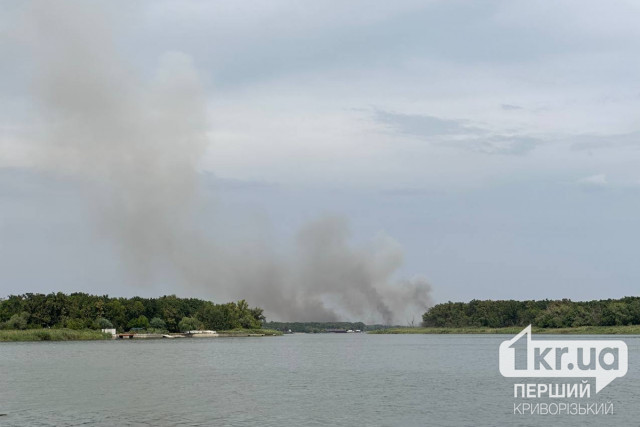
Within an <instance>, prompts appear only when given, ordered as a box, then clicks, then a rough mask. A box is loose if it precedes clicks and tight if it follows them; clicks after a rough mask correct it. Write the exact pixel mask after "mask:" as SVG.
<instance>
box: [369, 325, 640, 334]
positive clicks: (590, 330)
mask: <svg viewBox="0 0 640 427" xmlns="http://www.w3.org/2000/svg"><path fill="white" fill-rule="evenodd" d="M525 327H526V326H509V327H504V328H485V327H464V328H434V327H428V328H422V327H417V328H416V327H398V328H388V329H379V330H375V331H368V332H367V333H368V334H387V335H394V334H426V335H437V334H450V335H453V334H465V335H473V334H478V335H487V334H496V335H500V334H502V335H515V334H517V333H519V332H521V331H522V330H523V329H524V328H525ZM531 332H532V333H534V334H556V335H640V325H620V326H576V327H570V328H540V327H535V326H534V327H532V328H531Z"/></svg>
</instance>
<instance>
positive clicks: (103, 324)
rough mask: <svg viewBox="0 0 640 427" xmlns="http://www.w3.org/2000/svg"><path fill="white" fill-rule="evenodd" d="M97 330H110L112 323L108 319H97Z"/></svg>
mask: <svg viewBox="0 0 640 427" xmlns="http://www.w3.org/2000/svg"><path fill="white" fill-rule="evenodd" d="M96 325H97V326H98V328H97V329H111V328H113V323H111V321H109V319H105V318H104V317H98V318H97V319H96Z"/></svg>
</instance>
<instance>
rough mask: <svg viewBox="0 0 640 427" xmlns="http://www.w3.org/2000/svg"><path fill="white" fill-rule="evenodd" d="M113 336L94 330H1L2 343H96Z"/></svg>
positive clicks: (0, 338) (0, 340) (0, 339)
mask: <svg viewBox="0 0 640 427" xmlns="http://www.w3.org/2000/svg"><path fill="white" fill-rule="evenodd" d="M109 339H111V334H105V333H102V332H100V331H96V330H93V329H81V330H75V329H63V328H61V329H48V328H47V329H44V328H43V329H25V330H14V329H11V330H0V342H8V341H95V340H109Z"/></svg>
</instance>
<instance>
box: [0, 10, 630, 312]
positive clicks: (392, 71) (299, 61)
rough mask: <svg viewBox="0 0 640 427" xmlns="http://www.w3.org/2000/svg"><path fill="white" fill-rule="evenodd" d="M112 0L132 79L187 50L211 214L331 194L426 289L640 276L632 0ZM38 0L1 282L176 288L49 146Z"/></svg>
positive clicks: (13, 17) (21, 70)
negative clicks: (128, 252)
mask: <svg viewBox="0 0 640 427" xmlns="http://www.w3.org/2000/svg"><path fill="white" fill-rule="evenodd" d="M103 3H104V4H103V5H102V7H101V8H100V14H99V16H100V18H99V20H98V25H103V26H105V27H106V28H107V30H108V31H107V32H106V34H109V37H110V38H109V40H107V43H108V45H109V46H110V47H109V49H113V50H114V51H115V52H117V55H118V57H119V58H121V59H122V61H124V63H126V68H127V69H128V70H130V71H131V73H132V74H135V75H137V76H138V78H139V79H141V80H145V79H147V78H151V77H150V76H152V75H154V73H155V72H156V71H155V70H157V69H158V64H159V63H161V62H162V59H161V58H163V57H165V55H166V54H167V52H170V53H171V52H172V53H174V54H175V53H179V54H180V55H182V56H180V57H181V58H189V60H190V61H191V63H192V64H193V66H194V68H195V69H196V70H197V75H198V79H199V81H200V83H201V86H202V88H203V93H204V95H205V101H206V116H207V117H206V146H205V149H204V150H203V151H202V153H201V155H200V156H199V157H198V161H197V164H198V171H199V176H200V178H201V181H202V184H203V188H205V193H206V194H205V199H206V200H207V204H208V205H209V206H217V207H216V209H217V212H219V214H218V217H219V218H217V219H216V221H218V224H220V223H222V224H226V223H227V222H225V221H230V220H229V219H225V218H228V217H233V218H234V220H233V221H234V222H233V224H235V227H239V226H238V224H243V226H241V228H243V232H242V233H240V234H244V235H250V234H251V233H253V232H255V233H262V234H267V235H269V239H271V241H272V242H273V245H274V246H283V247H284V246H286V245H287V244H288V243H287V242H289V241H290V240H291V239H292V238H293V237H292V236H294V235H295V233H296V230H297V229H298V228H299V227H300V226H301V225H302V224H304V223H306V222H307V221H309V220H313V219H314V218H316V217H318V216H322V215H326V214H330V215H339V216H343V217H344V218H346V219H347V220H348V221H349V224H350V227H351V232H352V234H351V239H352V241H353V242H354V244H359V242H367V241H369V240H370V239H372V238H375V236H379V235H381V234H383V235H386V236H389V237H390V238H392V239H394V240H395V241H396V242H397V243H398V244H399V246H401V247H402V248H403V251H404V264H403V266H402V267H401V268H400V270H398V271H397V272H396V274H397V276H398V277H413V276H415V275H422V276H424V277H426V278H427V279H428V281H429V282H430V283H431V285H432V287H433V299H434V300H435V301H436V302H443V301H447V300H462V301H467V300H470V299H473V298H479V299H488V298H491V299H498V298H499V299H505V298H515V299H523V298H527V299H529V298H534V299H544V298H571V299H575V300H584V299H594V298H615V297H621V296H625V295H636V294H637V289H638V281H639V280H640V263H639V262H637V260H636V257H637V253H638V246H639V242H640V227H639V225H640V168H639V167H638V165H639V164H640V150H639V148H640V120H639V118H638V117H639V116H638V111H640V80H639V79H638V76H639V75H640V25H638V22H640V3H639V2H636V1H609V2H602V1H585V0H580V1H554V2H533V1H477V2H457V1H449V0H447V1H394V2H390V1H342V0H341V1H320V2H310V1H308V2H299V1H261V2H251V1H247V2H222V1H220V2H200V1H173V2H166V1H146V2H144V1H143V2H103ZM76 6H78V5H74V4H73V3H71V4H69V5H66V6H65V7H63V8H61V10H60V12H59V13H61V14H64V15H65V16H64V18H65V19H67V20H70V22H73V20H74V19H77V20H83V19H85V16H86V14H83V13H79V14H77V17H76V14H75V13H74V7H76ZM39 7H40V4H39V3H31V2H23V1H15V2H11V1H5V2H3V13H2V14H0V58H2V59H1V60H0V76H2V78H1V79H0V113H1V114H0V294H2V295H6V294H11V293H23V292H29V291H32V292H49V291H57V290H63V291H74V290H79V291H86V292H91V293H100V294H103V293H109V294H111V295H126V296H130V295H135V294H144V295H149V296H151V295H157V294H158V293H165V292H177V293H178V294H185V292H183V291H181V288H180V285H179V284H177V283H174V282H172V281H171V280H167V281H166V282H164V283H161V284H159V285H158V286H156V287H152V288H149V287H142V288H139V287H136V285H135V283H133V282H134V280H133V279H131V278H130V276H129V275H128V274H127V272H126V271H125V267H124V266H123V264H122V262H120V261H119V254H118V251H117V249H116V248H115V247H114V244H113V242H112V241H110V239H109V238H108V236H104V235H103V234H101V233H100V232H99V231H98V232H97V231H96V227H95V224H93V221H92V219H91V218H90V216H91V215H90V214H89V213H88V211H89V210H90V209H91V207H90V206H87V203H86V202H85V201H84V198H83V195H82V191H80V190H79V187H82V186H83V180H82V179H79V178H78V177H77V176H74V175H73V174H65V173H59V171H55V170H53V171H52V170H50V169H47V168H43V167H42V164H43V162H42V156H51V155H52V154H51V151H50V150H45V151H43V148H42V143H41V142H37V143H36V142H34V141H35V139H38V138H39V133H38V130H39V129H40V128H39V127H38V123H40V122H41V120H42V117H41V108H40V107H38V105H37V104H38V100H37V96H36V95H34V92H37V90H36V89H34V78H35V77H34V76H36V75H37V74H38V73H42V72H46V70H44V71H43V70H42V69H41V68H42V63H41V62H40V59H41V58H40V57H39V56H41V55H42V53H41V51H40V50H39V49H38V45H42V43H43V40H46V39H47V38H48V37H49V35H48V34H47V28H38V22H41V21H38V20H37V19H35V18H33V16H34V15H38V14H39V13H40V14H41V12H38V9H39ZM85 12H86V11H85ZM89 13H90V12H89ZM81 24H82V25H84V24H86V23H79V24H78V25H81ZM92 25H93V24H92ZM86 28H87V31H89V30H91V31H92V27H91V25H86ZM58 35H59V32H57V33H55V34H51V35H50V37H51V38H53V39H55V38H56V37H58ZM87 37H89V38H91V37H93V36H92V34H89V33H87ZM75 40H77V39H74V38H68V39H63V40H62V41H60V43H66V44H69V43H75ZM54 41H55V40H54ZM52 43H53V42H52ZM54 46H55V44H54ZM98 55H99V54H98ZM63 60H64V61H66V64H67V65H69V63H72V64H75V63H76V61H77V64H78V66H83V61H87V60H91V58H89V59H87V58H85V57H77V58H74V57H64V58H63ZM40 136H41V135H40ZM43 153H45V154H43ZM201 221H202V223H203V224H204V225H205V226H206V224H207V221H211V218H209V219H207V218H204V219H201ZM236 221H237V222H236ZM229 223H231V222H229ZM247 224H248V225H247ZM256 224H259V225H256ZM245 225H246V227H245ZM256 230H259V231H256ZM253 303H254V304H258V305H259V302H258V301H256V302H253Z"/></svg>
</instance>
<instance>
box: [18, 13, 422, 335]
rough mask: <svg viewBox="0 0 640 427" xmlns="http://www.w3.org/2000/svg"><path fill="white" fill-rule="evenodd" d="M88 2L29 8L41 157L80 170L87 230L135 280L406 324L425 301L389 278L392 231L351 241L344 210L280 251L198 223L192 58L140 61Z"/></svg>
mask: <svg viewBox="0 0 640 427" xmlns="http://www.w3.org/2000/svg"><path fill="white" fill-rule="evenodd" d="M94 6H95V5H88V4H86V3H81V2H77V3H76V2H64V3H63V2H55V4H54V3H51V2H41V3H34V5H33V7H32V10H31V14H30V18H31V21H32V23H33V28H34V31H35V33H34V34H35V37H34V39H33V49H34V57H35V58H37V59H38V64H37V70H38V71H37V72H36V73H35V78H34V85H33V94H34V98H35V100H36V102H37V103H38V105H39V107H40V110H41V114H40V116H39V117H41V122H40V130H41V133H40V135H41V140H42V141H41V142H42V143H41V145H40V149H39V150H38V152H39V153H40V157H39V158H38V159H37V164H39V165H40V167H42V168H45V169H47V170H50V171H55V172H56V173H64V174H67V175H71V176H73V177H75V178H76V179H77V180H79V181H81V182H82V183H83V188H84V193H83V196H84V197H85V198H86V200H87V203H89V204H90V206H91V212H92V213H93V216H94V220H95V223H96V226H97V229H98V230H99V232H100V233H101V234H102V235H104V236H108V237H109V238H111V239H113V241H114V243H115V244H116V245H117V247H118V250H119V253H120V255H121V258H122V260H123V262H124V263H125V266H126V268H127V270H128V271H129V272H130V273H131V275H132V277H133V281H134V282H135V283H140V284H144V283H152V282H153V281H154V280H167V277H171V278H172V280H173V281H174V282H175V283H176V287H178V286H179V287H191V288H193V289H198V290H205V291H206V293H207V294H209V295H210V296H211V297H212V298H216V299H217V298H220V296H221V295H224V296H225V297H229V298H246V299H248V300H250V302H251V303H252V304H256V305H259V306H261V307H264V308H265V309H266V311H267V314H268V315H271V316H272V317H274V318H277V319H281V320H309V321H311V320H315V321H326V320H338V319H357V320H359V319H362V320H365V321H369V322H372V321H382V322H384V323H387V324H390V323H393V322H401V323H404V322H406V321H407V319H409V317H407V316H408V315H410V314H411V313H413V315H416V314H418V315H419V314H421V313H422V312H423V311H424V309H425V308H427V307H428V306H429V305H430V287H429V284H428V283H427V282H426V281H425V280H423V279H420V278H417V279H412V280H405V281H394V279H393V276H394V273H395V272H396V271H397V269H398V267H400V265H401V264H402V259H403V255H402V250H401V248H400V247H399V245H398V244H397V243H396V242H394V241H393V240H392V239H391V238H389V237H388V236H382V235H381V236H378V237H376V238H375V239H374V240H373V241H372V242H371V244H370V245H369V246H366V247H354V246H353V245H351V244H350V243H349V232H348V224H347V222H346V220H345V219H344V218H341V217H326V218H321V219H319V220H317V221H314V222H312V223H310V224H307V225H306V226H304V227H303V228H302V229H301V230H300V231H299V233H298V236H297V240H296V242H295V243H293V244H292V250H291V251H290V253H289V254H288V255H276V254H275V253H274V252H273V251H270V250H269V244H268V242H265V243H264V244H257V245H252V244H250V243H246V244H244V245H238V244H231V243H229V242H225V241H224V240H225V239H222V238H220V239H218V238H216V236H215V235H211V233H205V232H203V230H202V229H201V227H202V226H201V225H198V224H199V222H198V221H196V220H195V217H196V215H197V214H198V212H200V211H201V210H202V209H203V206H204V204H203V203H202V200H203V198H205V197H208V196H207V195H206V194H205V193H204V191H202V188H201V187H200V182H201V179H200V174H199V172H198V168H199V160H200V159H201V157H202V155H203V154H204V151H205V149H206V148H207V137H206V132H207V129H208V123H207V120H206V116H207V114H206V99H205V96H204V90H203V88H202V85H201V79H200V77H199V74H198V71H197V70H196V68H195V67H194V63H193V61H192V59H191V58H190V57H189V56H188V55H185V54H184V53H180V52H168V53H166V54H164V55H162V56H161V57H160V58H159V60H158V63H157V66H156V67H155V71H153V72H138V71H136V70H135V69H134V68H133V67H132V66H131V65H130V64H129V63H128V62H127V61H126V60H124V58H123V56H121V55H120V54H119V52H118V49H117V48H116V45H117V44H116V43H115V42H114V36H115V35H114V32H113V25H111V23H110V21H109V19H108V18H106V17H105V15H108V14H105V13H104V11H103V13H99V12H96V11H94V10H90V8H93V7H94ZM214 218H215V217H214ZM212 221H215V219H212ZM205 236H206V237H205Z"/></svg>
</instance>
